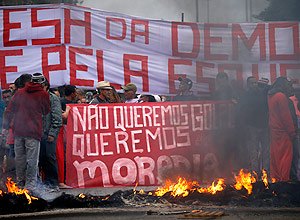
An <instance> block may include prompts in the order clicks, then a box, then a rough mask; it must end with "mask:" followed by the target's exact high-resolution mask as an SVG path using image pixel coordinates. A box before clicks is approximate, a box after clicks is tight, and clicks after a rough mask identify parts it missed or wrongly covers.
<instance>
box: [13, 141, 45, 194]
mask: <svg viewBox="0 0 300 220" xmlns="http://www.w3.org/2000/svg"><path fill="white" fill-rule="evenodd" d="M15 154H16V157H15V162H16V175H17V184H18V185H19V186H20V187H23V186H25V188H26V189H29V190H34V189H35V188H36V186H37V175H38V161H39V154H40V141H39V140H36V139H34V138H31V137H15Z"/></svg>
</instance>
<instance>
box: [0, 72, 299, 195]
mask: <svg viewBox="0 0 300 220" xmlns="http://www.w3.org/2000/svg"><path fill="white" fill-rule="evenodd" d="M178 81H179V86H178V90H177V95H176V96H174V97H166V96H159V95H154V94H139V95H138V94H137V91H138V89H137V87H136V85H135V84H134V83H128V84H126V85H124V86H121V88H122V90H123V93H118V92H117V91H116V89H115V88H114V87H113V86H112V85H111V84H110V82H108V81H101V82H98V83H97V86H96V90H95V91H91V90H89V91H84V90H82V89H79V88H76V87H75V86H73V85H65V86H63V87H59V88H51V85H50V84H49V81H48V80H47V79H46V78H45V77H44V76H43V75H42V74H41V73H34V74H32V75H31V74H23V75H21V76H20V77H19V78H17V79H16V80H15V82H14V83H13V84H11V85H10V86H9V89H8V90H4V91H2V100H1V101H0V116H3V117H0V120H1V121H0V123H1V124H3V126H2V139H1V147H0V165H1V172H2V173H3V172H15V176H16V181H17V184H18V186H19V187H25V188H27V189H28V190H30V191H31V192H33V193H34V192H35V187H36V185H37V183H38V182H39V181H42V182H43V183H44V184H45V185H47V186H48V187H49V188H50V189H53V190H59V188H70V187H69V186H67V185H66V184H65V176H66V175H65V170H66V169H65V167H66V161H65V154H66V136H65V135H64V133H65V129H66V124H67V117H68V113H69V110H70V106H69V105H68V104H79V103H85V104H101V103H102V104H108V103H143V102H162V101H193V100H194V101H195V100H203V99H205V100H215V101H217V100H223V101H224V100H230V101H232V103H233V104H234V105H235V111H236V118H235V125H236V126H235V132H234V133H233V135H232V136H231V135H230V134H229V135H222V134H219V142H220V143H221V144H222V145H223V151H224V152H222V153H221V154H222V155H223V157H224V158H226V159H227V160H231V159H232V160H233V161H234V160H236V161H237V162H236V163H237V164H238V165H233V167H241V168H247V169H248V170H249V171H255V172H256V173H260V172H261V170H262V169H266V170H267V171H269V172H270V174H271V177H272V178H275V179H276V180H278V181H289V180H298V179H299V174H300V173H299V146H300V144H299V139H300V135H299V132H298V126H299V122H300V111H299V109H300V108H299V107H300V104H299V102H298V100H299V98H300V93H297V91H296V92H295V90H294V89H293V86H292V82H291V81H290V80H288V79H287V78H286V77H279V78H277V79H276V81H275V82H274V83H273V84H272V85H269V80H268V79H266V78H262V79H260V80H258V79H256V78H255V77H252V76H251V77H248V78H247V84H246V88H245V89H243V87H242V86H241V85H240V84H239V83H237V82H234V81H232V82H230V81H229V77H228V75H227V74H226V73H224V72H222V73H218V74H217V76H216V79H215V85H214V86H215V89H214V91H213V92H212V93H211V94H209V95H208V96H205V98H203V97H202V98H201V97H199V96H197V94H193V92H192V87H193V81H192V80H190V79H189V78H184V77H180V78H178ZM2 119H3V122H2ZM222 132H224V131H222ZM227 132H228V131H227ZM222 137H224V138H222ZM232 151H234V152H236V154H235V158H229V157H228V155H231V156H232V155H233V154H232Z"/></svg>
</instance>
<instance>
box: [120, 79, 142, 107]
mask: <svg viewBox="0 0 300 220" xmlns="http://www.w3.org/2000/svg"><path fill="white" fill-rule="evenodd" d="M121 88H122V89H123V90H124V98H125V103H138V102H139V98H137V95H136V91H137V87H136V85H135V84H133V83H128V84H127V85H126V86H121Z"/></svg>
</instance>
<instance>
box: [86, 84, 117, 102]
mask: <svg viewBox="0 0 300 220" xmlns="http://www.w3.org/2000/svg"><path fill="white" fill-rule="evenodd" d="M96 88H97V92H98V95H97V96H96V97H95V98H94V99H93V100H92V101H91V102H90V103H89V104H99V103H110V100H109V97H110V93H111V90H112V87H111V86H110V83H109V82H108V81H101V82H98V84H97V86H96Z"/></svg>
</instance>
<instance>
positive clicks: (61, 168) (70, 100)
mask: <svg viewBox="0 0 300 220" xmlns="http://www.w3.org/2000/svg"><path fill="white" fill-rule="evenodd" d="M64 92H65V96H64V97H63V98H62V99H61V100H60V103H61V109H62V119H63V127H61V129H60V131H59V134H58V137H57V143H56V158H57V166H58V181H59V184H58V185H59V188H62V189H69V188H70V187H69V186H68V185H66V184H65V178H66V169H65V168H66V157H65V155H66V144H67V135H66V133H67V132H66V129H67V126H66V125H67V118H68V114H69V108H68V107H67V104H76V103H77V99H78V98H77V97H78V96H77V91H76V86H73V85H66V86H65V87H64Z"/></svg>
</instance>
